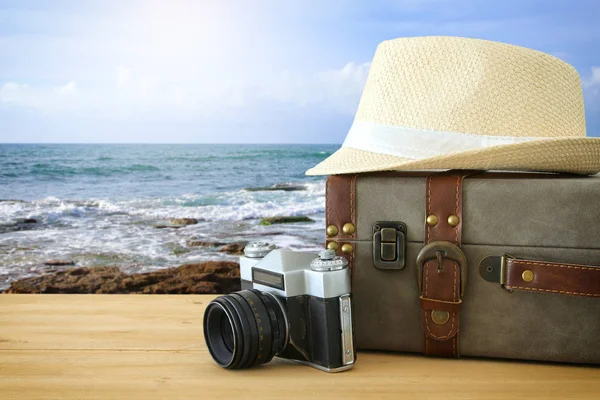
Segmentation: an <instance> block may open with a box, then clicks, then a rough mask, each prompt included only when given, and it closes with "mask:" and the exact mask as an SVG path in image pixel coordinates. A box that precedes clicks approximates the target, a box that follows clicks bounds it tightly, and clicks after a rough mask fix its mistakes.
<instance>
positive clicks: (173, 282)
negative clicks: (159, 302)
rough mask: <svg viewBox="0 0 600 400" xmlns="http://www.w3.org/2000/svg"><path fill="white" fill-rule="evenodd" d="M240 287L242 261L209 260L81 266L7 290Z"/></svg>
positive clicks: (223, 289)
mask: <svg viewBox="0 0 600 400" xmlns="http://www.w3.org/2000/svg"><path fill="white" fill-rule="evenodd" d="M237 290H240V268H239V264H238V263H236V262H230V261H207V262H202V263H195V264H184V265H181V266H179V267H176V268H168V269H162V270H158V271H153V272H146V273H142V274H132V275H128V274H126V273H124V272H122V271H121V270H120V269H119V268H118V267H81V268H73V269H69V270H65V271H58V272H54V273H52V274H47V275H42V276H38V277H34V278H26V279H21V280H19V281H16V282H12V283H11V286H10V288H9V289H8V290H7V291H6V293H146V294H159V293H165V294H167V293H169V294H220V293H231V292H235V291H237Z"/></svg>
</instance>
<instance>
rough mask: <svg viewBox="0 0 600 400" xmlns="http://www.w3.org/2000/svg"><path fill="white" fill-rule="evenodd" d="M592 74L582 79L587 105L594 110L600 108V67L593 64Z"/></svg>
mask: <svg viewBox="0 0 600 400" xmlns="http://www.w3.org/2000/svg"><path fill="white" fill-rule="evenodd" d="M590 71H591V75H590V76H589V77H587V78H583V79H582V80H581V84H582V86H583V94H584V96H585V100H586V105H587V106H588V107H590V108H592V109H594V110H600V67H596V66H593V67H591V69H590Z"/></svg>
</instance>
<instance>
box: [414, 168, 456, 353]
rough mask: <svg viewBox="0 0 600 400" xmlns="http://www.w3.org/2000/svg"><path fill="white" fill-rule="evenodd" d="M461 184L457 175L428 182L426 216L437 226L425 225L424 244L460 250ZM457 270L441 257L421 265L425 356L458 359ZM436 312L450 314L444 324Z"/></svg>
mask: <svg viewBox="0 0 600 400" xmlns="http://www.w3.org/2000/svg"><path fill="white" fill-rule="evenodd" d="M462 181H463V176H460V175H459V176H456V175H446V174H440V175H433V176H429V177H428V178H427V188H426V190H427V193H426V203H427V204H426V210H427V216H435V217H437V220H438V222H437V224H435V225H433V226H432V225H431V224H428V223H427V222H426V223H425V244H428V243H431V242H434V241H446V242H450V243H452V244H454V245H456V246H460V242H461V232H462V223H463V221H462ZM450 216H454V217H458V223H457V224H456V226H451V224H450V223H449V220H448V217H450ZM432 218H433V217H432ZM460 270H461V268H460V266H459V265H458V263H457V262H456V261H453V260H450V259H448V258H441V257H440V258H438V259H437V260H430V261H427V262H426V263H425V264H424V267H423V283H422V290H423V292H422V296H421V297H422V301H421V304H422V315H423V327H424V329H423V330H424V334H425V340H424V352H425V354H426V355H434V356H444V357H458V331H459V310H460V296H461V294H460V281H461V276H460ZM436 302H437V305H436ZM449 304H452V306H451V307H449V306H448V305H449ZM435 311H442V312H447V313H448V314H449V315H446V316H447V317H448V318H447V319H446V321H445V322H444V323H440V322H443V319H442V321H440V319H439V318H437V319H436V320H437V323H436V322H435V321H434V319H432V313H434V312H435Z"/></svg>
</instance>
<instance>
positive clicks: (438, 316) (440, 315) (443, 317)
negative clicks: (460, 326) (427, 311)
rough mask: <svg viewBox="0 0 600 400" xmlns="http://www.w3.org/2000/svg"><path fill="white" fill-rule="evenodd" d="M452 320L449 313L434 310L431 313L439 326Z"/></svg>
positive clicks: (432, 318)
mask: <svg viewBox="0 0 600 400" xmlns="http://www.w3.org/2000/svg"><path fill="white" fill-rule="evenodd" d="M449 319H450V313H449V312H448V311H440V310H433V311H432V312H431V320H432V321H433V322H435V323H436V324H438V325H444V324H445V323H446V322H448V320H449Z"/></svg>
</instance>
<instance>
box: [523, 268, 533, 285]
mask: <svg viewBox="0 0 600 400" xmlns="http://www.w3.org/2000/svg"><path fill="white" fill-rule="evenodd" d="M534 277H535V275H534V273H533V271H531V270H528V269H526V270H525V271H523V273H522V274H521V278H523V280H524V281H525V282H531V281H532V280H533V278H534Z"/></svg>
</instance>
